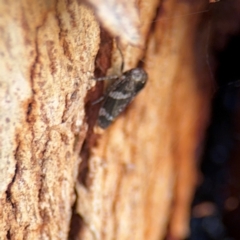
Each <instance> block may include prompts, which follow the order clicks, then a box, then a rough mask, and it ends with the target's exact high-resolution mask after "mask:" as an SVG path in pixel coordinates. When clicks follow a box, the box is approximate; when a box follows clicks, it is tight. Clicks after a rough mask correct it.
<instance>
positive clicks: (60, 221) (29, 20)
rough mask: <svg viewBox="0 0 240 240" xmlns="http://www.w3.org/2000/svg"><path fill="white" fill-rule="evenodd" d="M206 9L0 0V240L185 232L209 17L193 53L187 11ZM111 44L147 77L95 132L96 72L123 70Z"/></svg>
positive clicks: (204, 103) (206, 96)
mask: <svg viewBox="0 0 240 240" xmlns="http://www.w3.org/2000/svg"><path fill="white" fill-rule="evenodd" d="M205 8H206V6H205V5H204V2H203V1H201V0H199V1H196V2H195V3H194V4H193V3H192V1H184V2H179V1H174V0H169V1H166V2H164V3H159V2H158V1H157V0H152V1H147V0H146V1H138V2H135V1H134V0H132V1H120V0H119V1H115V2H114V1H113V2H107V1H103V0H102V1H99V2H97V3H96V2H95V1H90V0H89V1H88V2H87V4H86V3H82V2H80V1H79V2H78V1H76V0H71V1H62V0H59V1H53V0H52V1H49V0H48V1H28V0H24V1H20V2H16V1H9V2H8V3H5V2H4V1H1V3H0V32H1V39H0V58H1V61H0V64H1V72H0V85H1V90H0V94H1V95H0V100H1V101H0V104H1V106H0V107H1V109H0V111H1V112H0V121H1V131H0V137H1V152H0V153H1V155H0V156H1V161H0V182H1V184H0V190H1V192H0V199H1V207H0V208H1V209H0V219H1V220H0V239H67V238H69V239H84V240H85V239H121V240H124V239H138V240H141V239H150V240H151V239H163V238H164V236H165V235H166V233H167V234H168V235H169V236H172V237H174V238H177V239H180V238H184V237H186V236H187V234H188V219H189V208H190V204H191V199H192V195H193V191H194V188H195V184H196V165H197V161H196V160H197V157H198V156H197V150H198V147H199V145H200V143H201V141H202V138H203V133H204V129H205V127H206V125H207V119H208V111H209V101H210V84H209V79H211V75H210V73H209V68H208V67H209V65H208V62H207V60H206V59H207V56H208V51H207V48H206V46H207V44H208V38H207V37H208V32H207V27H206V26H207V25H206V26H205V28H204V30H203V33H202V35H201V37H202V39H201V41H200V43H199V45H198V47H197V49H200V50H198V52H197V50H196V46H195V40H196V37H197V36H199V35H198V34H199V33H198V29H199V22H200V19H201V17H202V15H201V14H195V15H189V16H188V14H191V13H193V12H199V11H202V10H205ZM138 18H139V19H138ZM100 24H101V25H102V26H103V28H104V29H100ZM116 28H117V29H116ZM116 37H117V41H116ZM116 44H117V45H118V47H116ZM119 48H120V50H121V51H122V53H123V55H124V70H128V69H131V68H134V67H136V66H137V64H138V63H139V62H140V61H141V60H142V59H143V62H144V69H145V70H146V71H147V72H148V75H149V80H148V83H147V86H146V88H145V89H144V90H143V91H142V92H141V93H140V94H139V95H138V96H137V97H136V99H135V100H134V101H133V103H132V104H131V105H130V106H129V107H128V109H127V111H125V112H124V113H123V114H122V115H121V116H120V117H119V118H118V119H116V121H115V122H114V123H113V124H112V125H111V126H110V127H109V128H108V129H107V130H104V131H103V130H101V129H99V127H97V126H95V122H96V118H97V114H98V109H99V105H94V106H93V105H92V104H91V103H92V102H93V101H94V100H96V99H97V98H98V97H99V96H101V94H102V90H103V89H102V88H103V83H97V84H96V82H95V81H94V80H93V79H92V77H93V76H94V72H95V74H96V75H97V76H98V75H99V76H102V75H104V74H106V70H107V69H109V68H110V69H109V72H108V73H109V74H111V73H114V72H115V71H117V70H119V69H120V65H121V61H122V59H121V57H120V56H121V55H120V54H119ZM97 53H98V54H97ZM196 54H198V60H199V61H198V62H195V56H196ZM168 226H169V230H168V231H167V228H168Z"/></svg>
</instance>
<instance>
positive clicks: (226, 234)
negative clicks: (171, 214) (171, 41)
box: [189, 31, 240, 240]
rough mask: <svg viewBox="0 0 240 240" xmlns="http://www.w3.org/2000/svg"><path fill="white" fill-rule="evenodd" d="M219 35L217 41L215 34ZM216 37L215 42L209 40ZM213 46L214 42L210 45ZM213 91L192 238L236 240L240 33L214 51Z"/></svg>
mask: <svg viewBox="0 0 240 240" xmlns="http://www.w3.org/2000/svg"><path fill="white" fill-rule="evenodd" d="M217 37H221V35H218V36H217ZM213 39H214V38H213ZM213 44H214V43H213ZM212 52H213V56H214V59H215V61H216V73H215V77H214V78H215V81H216V92H215V94H214V97H213V99H212V112H211V121H210V125H209V128H208V131H207V134H206V140H205V148H204V153H203V156H202V159H201V164H200V172H201V176H200V180H199V186H198V188H197V189H196V193H195V197H194V200H193V203H192V218H191V222H190V228H191V235H190V237H189V239H190V240H235V239H236V240H238V239H240V227H239V226H240V31H239V32H238V33H235V34H234V35H230V36H229V38H228V40H227V41H226V44H225V46H224V48H222V49H221V50H219V48H218V47H216V48H214V47H213V50H212Z"/></svg>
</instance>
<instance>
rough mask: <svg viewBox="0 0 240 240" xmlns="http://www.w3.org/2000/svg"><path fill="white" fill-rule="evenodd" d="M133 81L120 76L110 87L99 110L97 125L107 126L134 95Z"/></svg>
mask: <svg viewBox="0 0 240 240" xmlns="http://www.w3.org/2000/svg"><path fill="white" fill-rule="evenodd" d="M132 85H133V83H131V81H129V79H127V78H125V77H124V76H122V77H121V78H120V79H118V80H117V81H116V82H115V83H114V84H113V85H112V86H111V87H110V88H109V91H108V92H107V94H106V97H105V100H104V102H103V105H102V107H101V108H100V111H99V117H98V125H99V126H100V127H101V128H107V127H108V126H109V125H110V124H111V123H112V121H113V120H114V119H115V118H116V117H117V116H118V115H119V114H120V113H121V112H122V111H123V110H124V109H125V108H126V106H127V105H128V104H129V103H130V102H131V101H132V99H133V98H134V96H135V92H133V91H132V89H131V88H133V87H134V86H132Z"/></svg>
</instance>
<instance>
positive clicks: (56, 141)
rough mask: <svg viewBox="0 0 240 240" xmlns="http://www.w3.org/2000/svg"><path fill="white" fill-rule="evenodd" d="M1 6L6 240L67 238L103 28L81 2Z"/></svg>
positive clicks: (0, 231) (2, 232) (2, 230)
mask: <svg viewBox="0 0 240 240" xmlns="http://www.w3.org/2000/svg"><path fill="white" fill-rule="evenodd" d="M0 4H1V6H0V11H1V12H0V16H1V17H0V32H1V40H0V46H1V47H0V48H1V61H0V64H1V72H0V85H1V106H0V109H1V110H0V111H1V113H0V121H1V124H0V125H1V131H0V134H1V161H0V186H1V187H0V191H1V192H0V199H1V206H0V208H1V209H0V239H67V237H68V232H69V222H70V219H71V215H72V205H73V203H74V199H75V194H74V183H75V180H76V176H77V167H78V164H79V157H78V153H79V149H78V150H77V151H76V150H75V149H74V144H75V141H76V136H77V135H80V137H79V140H78V141H80V142H82V141H83V139H84V132H85V131H86V125H84V117H85V112H84V98H85V95H86V93H87V91H88V89H89V88H90V87H92V86H93V84H95V83H94V81H92V80H89V79H90V77H89V76H91V75H93V70H94V60H95V56H96V54H97V50H98V47H99V24H98V23H97V22H96V20H95V17H94V15H93V12H92V11H91V10H90V9H88V8H86V7H85V6H83V5H79V4H78V3H77V2H76V1H70V2H65V1H27V0H26V1H20V2H16V1H9V2H5V1H1V3H0ZM79 132H80V133H79ZM78 145H81V144H78Z"/></svg>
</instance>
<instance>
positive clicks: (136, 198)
mask: <svg viewBox="0 0 240 240" xmlns="http://www.w3.org/2000/svg"><path fill="white" fill-rule="evenodd" d="M147 2H148V3H149V1H141V2H140V3H139V6H144V5H146V4H147ZM151 4H152V7H153V10H151V11H150V12H151V13H153V12H154V11H156V10H157V6H156V4H155V3H154V2H153V3H149V5H148V6H150V5H151ZM201 4H202V2H201V1H199V2H198V3H196V2H195V4H194V5H191V1H189V3H188V2H187V1H184V2H180V3H179V1H166V2H165V4H164V5H163V6H161V10H162V12H161V15H160V16H159V18H158V19H157V22H156V25H155V28H153V29H152V30H153V31H152V33H151V34H150V36H149V42H148V45H147V46H145V47H146V48H147V51H146V53H145V54H146V59H145V62H146V64H145V69H146V71H147V72H148V74H149V82H148V83H147V86H146V88H145V89H144V90H143V91H142V92H141V93H140V94H139V96H137V97H136V99H135V101H134V102H133V103H132V104H131V106H130V107H129V108H128V110H127V111H126V112H125V113H124V114H122V115H121V116H120V117H119V118H118V119H117V120H116V122H115V123H113V125H112V126H110V127H109V128H108V129H107V130H106V131H104V132H103V131H98V129H96V132H97V133H100V134H102V135H101V138H100V139H99V141H98V146H97V147H95V148H94V149H92V154H91V157H90V159H89V172H88V179H87V181H86V182H87V183H88V184H87V186H84V185H83V184H81V183H79V184H78V186H77V191H78V195H79V197H78V204H77V211H78V213H79V214H80V215H81V217H82V219H83V225H82V226H81V227H82V228H81V231H80V233H79V239H121V240H124V239H126V240H127V239H138V240H141V239H148V240H151V239H152V240H153V239H154V240H155V239H164V236H165V234H166V233H167V225H168V224H169V223H170V230H169V232H168V233H167V234H168V235H170V236H171V237H173V238H174V239H182V238H185V237H186V236H187V235H188V231H189V229H188V226H189V214H190V212H189V210H190V204H191V201H192V195H193V191H194V189H195V184H196V165H197V155H198V154H197V148H198V147H199V144H200V142H201V140H202V137H203V134H204V130H205V128H206V124H207V118H208V111H209V99H210V94H209V92H210V91H209V87H208V84H206V83H207V82H208V81H209V80H210V72H209V69H208V66H207V62H206V57H207V54H208V52H207V49H206V48H205V47H206V46H205V45H206V44H207V42H206V41H207V40H206V39H207V37H205V38H204V41H205V42H204V43H202V44H201V43H200V44H199V45H200V47H201V48H202V51H201V54H200V55H199V56H198V57H197V58H198V60H200V61H198V62H197V61H196V62H195V58H196V55H194V54H195V53H194V50H195V49H194V41H195V40H196V39H195V37H196V34H197V27H198V21H199V19H201V17H202V15H201V14H200V15H198V14H196V15H195V16H187V15H188V14H189V13H192V12H197V11H201V10H205V9H204V6H202V7H201ZM145 10H146V11H149V9H147V8H144V7H143V8H140V10H139V11H140V13H141V14H140V16H141V17H140V22H141V23H143V25H142V26H143V29H142V30H140V32H142V33H143V39H146V33H147V32H148V30H149V25H147V27H146V25H145V24H144V22H145V23H146V22H150V21H151V19H152V18H153V17H152V15H151V14H149V15H145V14H144V13H145V12H144V11H145ZM144 28H145V29H144ZM204 33H205V32H203V34H204ZM144 34H145V35H144ZM201 41H202V39H201ZM123 52H124V55H125V62H126V65H127V67H125V69H126V70H127V69H129V68H130V67H135V66H136V63H137V62H138V60H139V59H140V58H141V56H142V54H143V49H137V48H133V47H129V46H128V47H125V48H124V51H123ZM199 52H200V51H199ZM201 60H202V62H201ZM199 63H200V64H199ZM198 64H199V66H198ZM199 73H200V74H199Z"/></svg>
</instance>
